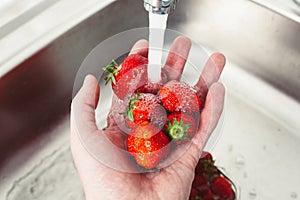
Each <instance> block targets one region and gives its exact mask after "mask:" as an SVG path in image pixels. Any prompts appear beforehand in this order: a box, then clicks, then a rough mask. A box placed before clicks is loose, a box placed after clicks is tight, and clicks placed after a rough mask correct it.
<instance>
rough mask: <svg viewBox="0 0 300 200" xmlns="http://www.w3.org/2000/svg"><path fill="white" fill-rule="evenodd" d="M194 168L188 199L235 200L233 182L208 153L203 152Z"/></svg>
mask: <svg viewBox="0 0 300 200" xmlns="http://www.w3.org/2000/svg"><path fill="white" fill-rule="evenodd" d="M203 155H204V156H203V157H202V158H201V159H200V160H199V162H198V164H197V166H196V169H195V178H194V181H193V184H192V189H191V193H190V197H189V199H190V200H235V199H236V194H235V191H234V189H235V190H236V188H234V184H233V183H232V182H231V181H230V179H229V178H227V177H226V176H225V175H224V174H223V172H221V171H220V170H219V169H218V167H216V166H215V162H214V160H213V157H212V155H211V154H210V153H208V152H204V153H203Z"/></svg>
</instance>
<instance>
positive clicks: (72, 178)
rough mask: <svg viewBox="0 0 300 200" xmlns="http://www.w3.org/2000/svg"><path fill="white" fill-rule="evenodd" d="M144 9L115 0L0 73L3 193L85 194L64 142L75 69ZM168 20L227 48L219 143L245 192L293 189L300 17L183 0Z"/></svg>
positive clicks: (272, 193)
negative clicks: (222, 124)
mask: <svg viewBox="0 0 300 200" xmlns="http://www.w3.org/2000/svg"><path fill="white" fill-rule="evenodd" d="M128 5H130V6H128ZM87 16H88V15H87ZM76 17H80V16H75V18H76ZM147 17H148V15H147V13H146V11H145V10H144V9H143V4H142V2H141V1H140V0H122V1H121V0H119V1H116V2H114V1H111V4H110V5H108V6H107V7H105V8H103V9H101V10H99V11H97V12H96V13H95V14H93V15H91V16H89V17H86V18H85V19H84V20H83V21H82V22H80V23H78V24H77V25H76V26H74V27H73V28H72V29H70V30H67V29H66V30H65V32H64V33H63V34H62V35H60V36H58V37H56V38H55V39H53V40H52V41H50V43H48V44H47V45H46V46H45V47H43V48H40V47H39V48H35V49H32V51H31V52H32V53H33V52H34V54H33V55H30V56H27V57H25V61H23V62H21V63H18V64H16V65H15V66H13V67H12V69H11V70H10V71H9V72H7V73H2V74H0V78H1V79H0V199H24V200H25V199H62V198H64V199H65V198H69V199H83V194H82V191H81V187H80V183H79V179H78V176H77V174H76V171H75V169H74V166H73V164H72V159H71V156H70V152H69V143H68V133H69V110H70V102H71V100H72V90H73V84H74V80H75V76H76V73H77V71H78V69H79V67H80V64H81V63H82V61H83V59H84V58H85V57H86V56H87V55H88V53H89V52H90V51H91V50H92V49H93V48H94V47H95V46H96V45H97V44H98V43H100V42H101V41H103V40H105V39H106V38H108V37H110V36H112V35H115V34H117V33H120V32H122V31H125V30H129V29H132V28H137V27H146V26H147V25H148V18H147ZM168 27H169V28H170V29H173V30H176V31H179V32H181V33H183V34H185V35H187V36H190V37H191V38H192V39H193V40H194V41H196V42H197V43H199V44H202V45H204V46H205V47H206V48H207V49H208V50H210V51H220V52H223V53H224V54H225V55H226V57H227V58H228V64H227V66H226V70H225V72H224V75H223V77H222V79H223V82H224V84H225V86H226V88H227V99H226V100H227V101H226V105H225V122H224V126H223V130H222V137H221V138H220V140H219V142H218V144H217V146H216V148H215V149H214V150H213V153H214V154H215V155H216V159H217V163H218V164H219V165H220V166H223V167H225V168H226V170H227V172H228V174H229V175H230V176H231V177H232V179H233V180H234V181H236V183H237V185H238V186H239V188H240V189H241V196H242V199H252V198H257V199H272V200H273V199H275V198H277V199H290V198H293V197H295V196H296V198H297V194H298V196H299V195H300V190H299V187H297V185H298V186H299V185H300V182H299V180H300V172H299V171H298V169H299V167H300V160H299V158H298V157H297V156H298V154H299V152H300V145H299V144H300V137H299V136H300V135H299V133H300V126H299V124H298V123H299V119H300V112H299V110H300V106H299V101H300V93H299V91H300V40H299V35H300V24H299V23H297V22H295V21H293V20H291V19H289V18H287V17H285V16H283V15H281V14H279V13H276V12H274V11H272V10H269V9H267V8H265V7H262V6H260V5H258V4H256V3H253V2H251V1H240V0H202V1H194V0H185V1H179V3H178V5H177V8H176V11H175V13H174V14H172V15H170V17H169V22H168ZM53 31H55V29H53ZM8 34H9V33H8ZM21 53H22V51H20V52H18V54H16V55H20V54H21ZM9 59H10V60H7V62H4V63H3V65H2V66H0V69H1V68H2V69H4V68H5V67H6V65H8V64H7V63H13V62H12V61H13V60H14V59H15V58H14V57H11V58H9ZM62 174H64V176H62ZM71 182H72V184H70V183H71ZM278 188H280V189H278Z"/></svg>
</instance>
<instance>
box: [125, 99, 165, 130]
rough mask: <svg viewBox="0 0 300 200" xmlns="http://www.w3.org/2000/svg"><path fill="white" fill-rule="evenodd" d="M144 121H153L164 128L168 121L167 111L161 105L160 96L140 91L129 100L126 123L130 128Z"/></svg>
mask: <svg viewBox="0 0 300 200" xmlns="http://www.w3.org/2000/svg"><path fill="white" fill-rule="evenodd" d="M144 121H148V122H151V123H152V124H155V125H157V126H158V127H159V128H162V127H163V125H164V123H165V121H166V111H165V109H164V108H163V107H162V106H161V105H160V99H159V98H158V96H156V95H154V94H151V93H138V94H136V95H133V96H132V97H131V99H130V101H129V105H128V107H127V111H126V123H127V125H128V126H129V128H134V127H135V126H136V125H138V124H141V123H142V122H144Z"/></svg>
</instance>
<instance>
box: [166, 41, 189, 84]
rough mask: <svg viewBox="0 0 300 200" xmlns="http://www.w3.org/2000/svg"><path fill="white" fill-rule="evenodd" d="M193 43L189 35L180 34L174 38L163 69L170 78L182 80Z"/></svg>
mask: <svg viewBox="0 0 300 200" xmlns="http://www.w3.org/2000/svg"><path fill="white" fill-rule="evenodd" d="M191 45H192V44H191V40H190V39H189V38H187V37H183V36H180V37H177V38H176V39H175V40H174V42H173V44H172V47H171V49H170V53H169V55H168V58H167V61H166V64H165V66H164V69H163V70H164V71H165V72H166V74H167V77H168V80H180V78H181V74H182V71H183V69H184V65H185V63H186V59H187V57H188V55H189V52H190V49H191Z"/></svg>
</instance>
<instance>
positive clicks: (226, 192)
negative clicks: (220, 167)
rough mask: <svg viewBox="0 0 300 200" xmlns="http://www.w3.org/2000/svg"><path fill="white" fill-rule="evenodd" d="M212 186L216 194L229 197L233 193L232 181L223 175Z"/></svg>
mask: <svg viewBox="0 0 300 200" xmlns="http://www.w3.org/2000/svg"><path fill="white" fill-rule="evenodd" d="M210 188H211V191H212V192H213V193H214V194H216V195H218V196H221V197H224V198H229V197H231V196H232V195H233V191H232V188H231V184H230V182H229V181H228V180H227V179H226V178H224V177H222V176H220V177H218V178H216V179H215V180H214V181H213V183H212V184H211V186H210Z"/></svg>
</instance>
